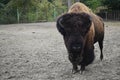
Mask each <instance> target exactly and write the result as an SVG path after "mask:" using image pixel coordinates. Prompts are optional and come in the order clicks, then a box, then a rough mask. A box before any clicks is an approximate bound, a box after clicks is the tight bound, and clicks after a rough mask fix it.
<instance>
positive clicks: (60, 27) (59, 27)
mask: <svg viewBox="0 0 120 80" xmlns="http://www.w3.org/2000/svg"><path fill="white" fill-rule="evenodd" d="M62 21H63V18H62V17H60V18H58V19H57V24H56V27H57V29H58V31H59V32H60V33H61V34H62V35H63V36H64V35H65V30H64V25H63V24H62Z"/></svg>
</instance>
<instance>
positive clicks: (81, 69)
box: [80, 65, 85, 74]
mask: <svg viewBox="0 0 120 80" xmlns="http://www.w3.org/2000/svg"><path fill="white" fill-rule="evenodd" d="M84 70H85V66H84V65H81V68H80V74H83V71H84Z"/></svg>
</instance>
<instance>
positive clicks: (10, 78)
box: [0, 22, 120, 80]
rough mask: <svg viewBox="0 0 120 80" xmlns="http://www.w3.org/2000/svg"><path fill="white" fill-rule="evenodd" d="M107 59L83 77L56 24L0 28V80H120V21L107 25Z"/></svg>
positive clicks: (96, 62)
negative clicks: (73, 67) (73, 61)
mask: <svg viewBox="0 0 120 80" xmlns="http://www.w3.org/2000/svg"><path fill="white" fill-rule="evenodd" d="M105 24H106V25H107V27H105V40H104V51H103V52H104V60H103V61H102V62H101V61H100V59H99V55H100V51H99V48H98V45H97V44H95V55H96V58H95V61H94V62H93V64H91V65H89V66H88V67H86V71H85V73H84V74H83V75H81V74H79V73H77V74H72V73H71V69H72V65H71V63H70V62H69V60H68V58H67V51H66V48H65V46H64V42H63V39H62V36H61V35H60V34H59V33H58V32H57V30H56V28H55V23H32V24H12V25H0V80H120V22H114V23H111V22H106V23H105Z"/></svg>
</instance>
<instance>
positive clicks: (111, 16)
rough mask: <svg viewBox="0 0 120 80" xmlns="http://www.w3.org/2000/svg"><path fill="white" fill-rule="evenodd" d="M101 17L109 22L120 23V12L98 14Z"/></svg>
mask: <svg viewBox="0 0 120 80" xmlns="http://www.w3.org/2000/svg"><path fill="white" fill-rule="evenodd" d="M97 15H99V16H100V17H102V18H103V19H104V20H106V21H109V20H112V21H120V11H119V10H118V11H103V12H100V13H97Z"/></svg>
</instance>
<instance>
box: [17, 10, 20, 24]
mask: <svg viewBox="0 0 120 80" xmlns="http://www.w3.org/2000/svg"><path fill="white" fill-rule="evenodd" d="M17 22H18V23H19V22H20V14H19V9H18V8H17Z"/></svg>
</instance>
